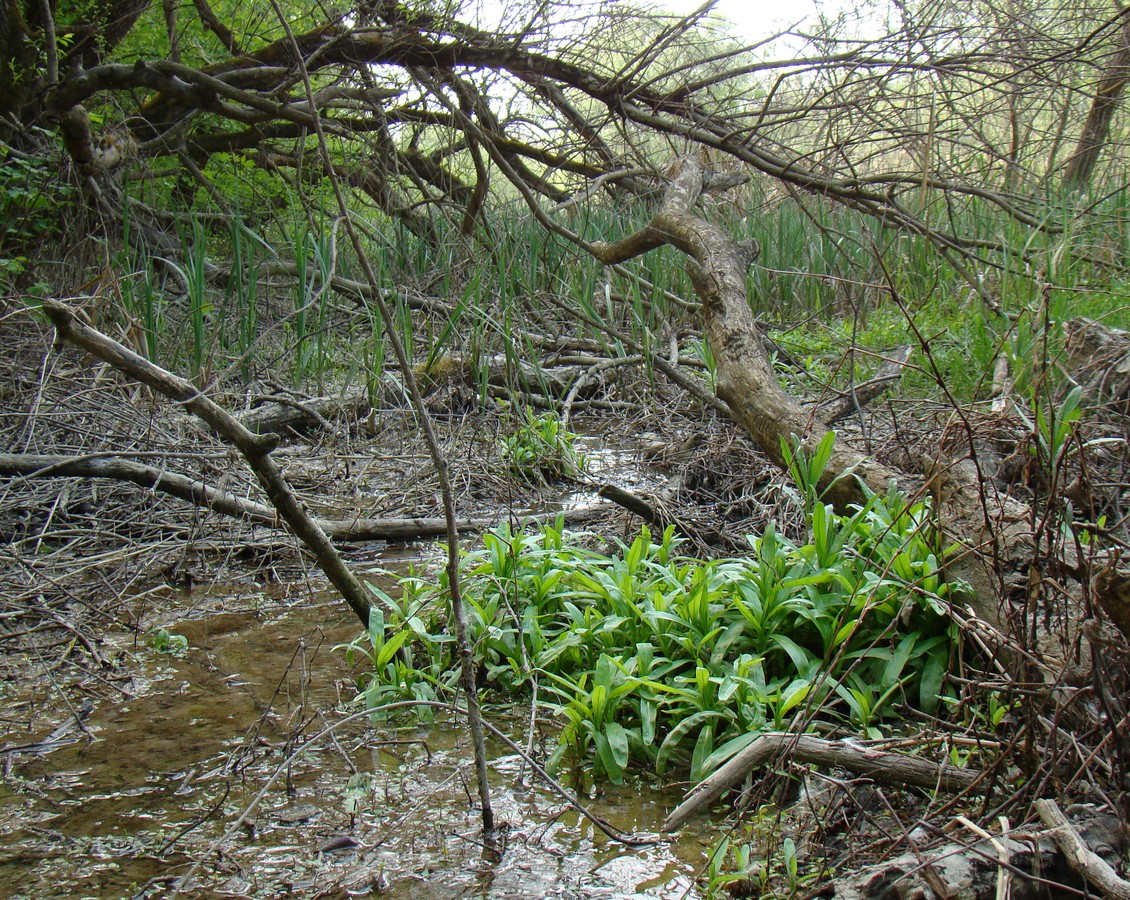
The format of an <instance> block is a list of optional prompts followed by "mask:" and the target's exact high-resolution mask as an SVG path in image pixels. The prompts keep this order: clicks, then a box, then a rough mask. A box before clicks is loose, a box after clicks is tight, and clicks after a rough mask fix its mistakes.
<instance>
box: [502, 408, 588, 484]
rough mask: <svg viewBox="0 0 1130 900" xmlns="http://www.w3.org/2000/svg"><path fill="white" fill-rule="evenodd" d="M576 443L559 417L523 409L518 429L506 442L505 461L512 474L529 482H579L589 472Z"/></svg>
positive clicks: (574, 437)
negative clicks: (551, 480)
mask: <svg viewBox="0 0 1130 900" xmlns="http://www.w3.org/2000/svg"><path fill="white" fill-rule="evenodd" d="M576 440H577V435H575V434H574V433H573V432H571V431H569V429H568V428H566V427H565V424H564V423H563V422H562V421H561V417H560V416H558V415H557V414H556V413H553V412H545V413H540V414H537V413H534V412H533V411H532V410H530V409H526V408H522V409H521V411H520V413H519V421H518V427H517V429H516V430H515V431H514V433H513V434H510V435H508V436H507V437H505V438H503V441H502V451H501V452H502V459H503V461H504V462H505V463H506V466H507V468H508V469H509V470H510V472H511V474H514V475H517V476H518V477H520V478H523V479H525V480H527V481H538V482H544V481H546V480H550V479H559V478H576V477H577V476H579V475H580V474H581V473H582V472H583V471H584V469H585V457H584V454H583V453H580V452H579V451H578V450H577V447H576Z"/></svg>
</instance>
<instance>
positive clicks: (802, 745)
mask: <svg viewBox="0 0 1130 900" xmlns="http://www.w3.org/2000/svg"><path fill="white" fill-rule="evenodd" d="M778 755H782V756H787V757H788V758H789V759H790V760H791V761H793V762H798V763H811V764H813V765H818V766H824V767H827V768H832V767H838V768H841V769H847V770H848V771H850V772H855V773H856V774H857V775H864V776H867V777H869V778H873V779H875V780H876V781H881V782H885V783H895V784H908V785H912V786H914V787H920V788H925V789H926V790H939V791H958V792H959V791H964V790H967V789H968V788H970V787H972V786H973V784H974V782H976V780H977V779H978V778H979V777H980V776H981V773H980V772H979V771H977V770H976V769H959V768H957V767H956V766H951V765H949V764H947V763H941V764H938V763H936V762H931V761H930V760H927V759H921V758H919V757H917V756H904V755H903V754H901V753H890V752H888V751H885V750H875V749H872V748H870V747H864V746H862V745H860V744H857V743H855V742H854V741H826V740H824V739H823V738H818V737H813V736H812V735H810V734H781V733H774V734H763V735H761V737H759V738H756V739H755V740H754V741H753V743H752V744H750V745H749V746H748V747H746V748H745V749H744V750H742V751H741V752H740V753H738V754H737V755H736V756H735V757H734V758H733V759H731V760H730V761H729V762H728V763H726V764H725V765H724V766H722V768H720V769H719V770H718V771H717V772H715V773H714V774H713V775H711V776H710V777H709V778H706V779H704V780H703V781H701V782H699V783H698V785H696V786H695V787H694V788H693V789H692V790H691V792H690V793H689V794H687V796H686V799H685V800H683V802H682V803H681V804H679V806H678V807H677V808H676V809H675V811H674V812H673V813H671V815H669V816H668V817H667V821H665V822H664V823H663V831H675V830H676V829H678V828H679V827H680V826H682V825H683V824H684V823H686V821H687V820H688V819H689V818H690V817H691V816H693V815H694V814H695V813H697V812H698V811H699V810H701V809H702V808H703V807H706V806H709V805H710V804H711V803H713V802H714V801H715V800H716V799H718V797H720V796H721V795H722V794H723V793H724V792H725V791H727V790H729V789H730V788H732V787H734V786H736V785H737V784H739V783H740V782H741V780H742V779H743V778H745V776H746V774H747V773H748V772H750V771H751V770H753V769H755V768H757V767H758V766H762V765H764V764H765V763H767V762H769V761H770V760H771V759H773V758H774V757H776V756H778Z"/></svg>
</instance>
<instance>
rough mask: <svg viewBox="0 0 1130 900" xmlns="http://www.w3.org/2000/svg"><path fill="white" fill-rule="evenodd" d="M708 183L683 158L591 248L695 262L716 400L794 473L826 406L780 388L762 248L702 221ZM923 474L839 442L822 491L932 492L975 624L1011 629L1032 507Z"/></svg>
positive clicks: (980, 484)
mask: <svg viewBox="0 0 1130 900" xmlns="http://www.w3.org/2000/svg"><path fill="white" fill-rule="evenodd" d="M705 183H706V182H705V175H704V172H703V169H702V165H701V164H700V163H699V162H698V161H697V160H693V159H688V158H684V159H682V160H681V161H680V163H679V166H678V169H677V171H676V174H675V176H674V178H673V180H672V181H671V183H670V186H669V187H668V189H667V192H666V194H665V195H664V198H663V202H662V204H661V205H660V208H659V211H658V212H657V213H656V215H655V217H654V218H653V219H652V220H651V222H650V223H648V225H646V226H645V227H644V228H642V229H641V230H640V231H637V232H636V233H635V234H631V235H629V236H627V237H625V238H623V239H621V240H619V241H616V242H615V243H605V242H601V241H597V242H594V243H591V244H588V245H587V246H588V248H589V250H590V251H591V252H592V253H593V255H595V256H596V257H597V259H599V260H600V262H602V263H604V264H605V265H614V264H619V263H623V262H625V261H627V260H629V259H632V258H634V257H636V256H641V255H643V254H645V253H647V252H649V251H651V250H654V249H656V248H658V247H660V246H662V245H664V244H670V245H672V246H674V247H676V248H677V249H679V250H681V251H683V252H684V253H685V254H686V255H687V256H688V257H689V261H688V264H687V266H688V270H689V272H690V275H691V280H692V282H693V284H694V287H695V291H696V293H697V294H698V297H699V299H700V300H701V302H702V314H703V321H704V330H705V333H706V336H707V339H708V340H709V342H710V348H711V352H712V353H713V354H714V360H715V364H716V367H717V385H718V387H717V392H718V397H719V398H720V399H721V400H723V401H724V402H725V405H726V408H727V409H728V411H729V414H730V415H731V417H732V418H733V419H734V420H735V421H736V422H737V423H738V424H739V425H740V426H741V427H742V428H743V429H744V430H745V431H746V432H747V433H748V434H749V435H750V436H751V437H752V438H753V440H754V441H755V443H756V444H757V445H758V446H759V447H760V449H761V450H762V452H764V453H765V454H766V456H768V457H769V459H770V460H771V461H772V462H773V463H774V464H776V465H777V466H778V467H780V468H782V469H787V461H786V459H785V455H784V451H783V449H782V448H783V446H784V445H785V444H787V443H791V442H792V441H793V439H794V436H795V438H797V439H799V440H800V442H801V448H802V450H803V451H804V452H807V453H812V452H813V451H814V450H815V448H816V446H817V445H818V444H819V443H820V441H821V439H822V438H823V437H824V436H825V435H826V434H827V433H828V430H829V429H828V427H827V426H826V425H825V424H824V422H823V421H821V419H820V417H819V410H818V409H816V408H805V407H804V406H803V405H802V404H801V403H800V402H799V401H798V400H797V399H796V398H794V397H793V396H791V395H790V394H789V393H787V392H786V391H785V390H784V389H783V388H782V387H781V385H780V383H779V382H778V380H777V377H776V375H775V374H774V372H773V366H772V361H771V360H770V357H769V354H768V353H767V352H766V349H765V344H764V342H763V340H762V338H761V334H760V331H759V328H758V325H757V322H756V321H755V319H754V316H753V313H752V311H751V309H750V305H749V300H748V297H747V293H746V278H745V273H746V269H747V268H748V267H749V266H750V265H751V264H752V263H753V260H754V259H755V258H756V256H757V255H758V253H759V251H760V247H759V246H758V244H757V242H756V241H752V240H751V241H747V242H745V243H738V242H737V241H735V240H734V239H733V238H732V237H731V236H730V235H729V234H728V233H727V232H726V231H725V230H723V229H722V228H720V227H719V226H717V225H714V224H713V223H711V222H708V221H705V220H704V219H701V218H699V217H698V215H697V214H696V213H695V204H696V203H697V201H698V199H699V197H700V195H701V194H702V193H703V191H704V189H705V187H704V185H705ZM920 468H921V471H919V472H908V471H904V470H900V469H896V468H893V467H891V466H887V465H883V464H882V463H880V462H878V461H876V460H875V459H873V458H872V457H870V456H868V455H866V454H864V453H860V452H858V451H857V450H854V449H852V448H850V447H847V446H845V445H844V444H843V443H842V442H839V441H837V442H836V445H835V447H834V449H833V452H832V456H831V459H830V460H829V463H828V465H827V467H826V468H825V471H824V474H823V476H822V477H821V480H820V483H819V488H820V490H822V491H823V496H824V498H825V499H826V500H828V501H829V502H832V503H834V504H835V505H836V506H837V507H840V508H845V507H847V506H849V505H851V504H862V503H863V502H864V499H865V498H864V491H863V488H862V487H861V485H866V486H867V487H868V488H869V489H870V490H872V491H874V492H876V493H884V492H886V490H887V489H888V487H889V485H890V484H891V483H892V482H893V483H895V484H897V485H898V487H899V488H900V489H901V490H902V491H903V493H905V494H907V495H908V496H911V495H914V494H917V493H920V492H923V491H928V492H930V493H931V494H932V495H933V497H934V499H935V508H936V510H937V513H938V519H939V523H940V525H941V528H942V529H943V531H944V533H945V538H946V540H947V542H957V543H958V544H959V545H960V546H961V547H962V548H963V552H960V553H958V554H956V555H955V556H954V557H952V558H951V559H950V561H949V563H948V566H947V572H948V574H949V575H950V576H951V577H953V578H958V579H961V580H963V581H965V582H967V583H969V584H970V586H971V587H972V596H971V597H970V598H969V603H970V606H971V608H972V610H973V612H974V614H975V615H976V616H977V618H979V619H981V620H982V621H984V622H987V623H989V624H990V625H992V626H993V627H994V628H996V629H998V630H1000V631H1003V632H1007V631H1008V630H1009V624H1010V623H1009V622H1008V610H1007V608H1006V605H1005V604H1006V600H1005V591H1004V581H1003V576H1004V574H1005V571H1004V570H1013V569H1015V570H1016V571H1020V572H1027V571H1028V567H1029V565H1030V564H1031V562H1032V559H1033V548H1034V540H1033V534H1032V529H1031V522H1032V516H1031V514H1030V510H1029V508H1028V507H1027V506H1025V505H1024V504H1022V503H1018V502H1017V501H1015V500H1013V499H1012V498H1010V497H1008V496H1006V495H1003V494H999V493H998V492H997V491H996V490H995V489H994V488H993V487H992V486H991V485H989V484H986V483H984V481H983V479H981V477H980V475H979V472H978V471H977V469H976V466H975V465H974V466H970V465H966V464H963V463H960V462H958V461H955V460H952V459H948V458H945V457H942V456H939V457H937V458H935V459H925V460H922V461H921V466H920ZM1047 643H1048V645H1049V646H1050V645H1051V643H1052V642H1051V641H1048V642H1047ZM1054 643H1057V644H1058V643H1060V641H1059V640H1058V639H1057V640H1056V641H1055V642H1054ZM1066 643H1067V644H1070V640H1069V641H1067V642H1066Z"/></svg>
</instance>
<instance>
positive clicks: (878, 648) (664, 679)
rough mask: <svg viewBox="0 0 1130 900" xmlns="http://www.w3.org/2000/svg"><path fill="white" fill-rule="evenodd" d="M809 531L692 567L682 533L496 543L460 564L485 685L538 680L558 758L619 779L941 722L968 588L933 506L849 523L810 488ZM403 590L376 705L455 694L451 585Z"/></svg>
mask: <svg viewBox="0 0 1130 900" xmlns="http://www.w3.org/2000/svg"><path fill="white" fill-rule="evenodd" d="M808 466H809V469H808V471H809V472H812V471H815V470H816V469H817V468H818V460H817V465H816V466H813V465H812V464H811V463H809V464H808ZM808 519H809V530H810V538H809V540H808V541H807V542H805V543H803V544H794V543H792V542H790V541H788V540H787V539H786V538H785V537H784V536H783V535H781V534H779V533H778V532H777V531H776V530H775V529H774V528H773V527H772V526H771V527H769V528H767V529H766V531H765V533H764V534H763V535H761V536H760V537H755V538H750V543H751V551H752V552H751V554H750V555H749V556H748V557H745V558H732V559H712V560H700V559H694V558H690V557H684V556H681V555H680V554H679V552H678V548H679V540H678V538H676V536H675V533H674V531H673V529H670V528H669V529H667V530H666V531H665V532H664V533H663V534H662V535H661V536H660V537H659V538H658V539H654V538H653V536H652V534H651V532H650V531H649V530H648V529H647V528H646V527H644V528H641V530H640V533H639V535H638V536H637V537H636V538H635V539H634V540H633V541H632V542H631V543H630V544H623V543H621V544H620V545H619V546H618V547H617V549H616V551H615V552H613V553H610V554H604V553H598V552H596V551H593V550H591V549H588V548H587V545H588V544H589V543H591V540H589V538H591V536H589V535H586V534H584V533H571V532H569V531H567V530H565V529H564V527H563V523H562V522H561V521H560V520H559V521H558V522H556V523H553V524H545V525H543V526H541V528H540V529H539V530H537V531H534V532H532V533H524V532H520V531H514V530H512V529H511V528H510V527H509V526H506V525H503V526H501V527H499V528H497V529H495V530H493V531H491V532H488V533H487V534H485V535H484V536H483V538H482V545H481V546H480V547H479V548H477V549H475V550H472V551H470V552H467V553H465V554H464V555H463V557H462V563H461V574H462V582H463V585H464V595H465V601H466V604H467V610H468V619H469V622H468V627H469V633H470V636H471V640H472V643H473V647H474V656H475V662H476V667H477V669H478V671H479V673H480V680H481V683H482V685H483V687H484V688H486V689H488V691H492V692H493V695H494V696H495V697H497V698H498V699H499V700H503V701H510V700H513V699H514V698H516V697H518V696H521V695H522V694H523V693H524V692H529V691H530V690H531V689H532V688H533V687H534V686H535V685H536V686H537V688H538V694H537V696H538V697H540V698H543V699H542V700H541V701H540V702H542V703H543V705H544V706H545V707H546V708H548V709H550V710H552V711H553V712H554V713H556V714H557V715H558V716H559V717H560V718H561V720H562V722H563V727H562V729H561V731H560V735H559V744H558V747H557V749H556V750H555V751H554V753H553V755H552V759H551V762H553V763H560V762H562V761H564V760H566V759H567V758H570V757H571V758H573V759H576V760H583V761H586V762H588V763H589V764H591V767H592V770H593V773H594V774H595V775H597V776H602V777H606V778H608V779H609V780H611V781H613V782H619V781H621V780H622V779H623V778H624V776H625V774H626V772H627V771H628V769H629V768H630V767H631V766H632V765H633V764H641V765H648V766H650V767H652V768H654V769H655V770H657V771H659V772H662V771H664V770H666V769H667V768H668V767H670V766H672V765H676V766H679V767H680V768H682V767H687V766H689V768H690V776H691V778H692V779H697V778H700V777H702V776H703V775H704V774H706V773H707V772H709V771H711V770H712V769H714V768H715V767H717V766H718V765H720V764H721V763H722V762H724V761H725V760H726V759H728V758H730V757H731V756H732V755H733V754H734V753H737V752H738V751H739V750H741V749H742V748H743V747H745V746H746V745H748V744H749V743H750V741H752V740H753V739H754V738H755V737H756V736H757V735H758V734H760V733H762V732H764V731H767V730H773V729H781V728H784V727H787V726H788V725H789V724H790V723H791V722H792V721H793V719H794V718H795V717H797V716H807V717H810V718H815V717H816V716H817V715H819V716H821V717H823V718H825V719H826V720H832V721H835V722H838V723H840V724H841V725H842V726H844V727H847V728H850V729H852V730H854V731H857V732H859V733H861V734H864V735H867V736H872V737H873V736H876V735H877V734H879V733H881V730H882V728H883V727H884V725H885V724H886V723H888V722H890V721H891V720H892V718H893V717H894V716H895V715H896V707H897V706H898V705H899V704H911V705H913V706H915V707H917V708H919V709H922V710H924V711H927V712H933V711H934V710H935V709H936V708H937V705H938V702H939V697H942V696H944V694H945V677H946V672H947V670H948V666H949V656H950V648H951V633H950V628H949V620H948V617H947V616H946V615H945V612H946V604H947V602H948V598H949V596H950V593H951V591H952V590H954V586H953V585H951V584H947V583H946V582H945V581H944V580H943V578H942V575H941V568H940V559H941V557H942V553H941V550H940V548H939V547H938V546H937V544H936V540H935V535H934V533H933V532H932V530H931V528H930V509H929V507H928V505H927V504H926V503H924V502H921V501H914V502H909V501H907V500H905V499H904V498H903V497H901V496H900V495H898V494H897V493H890V494H888V495H886V496H879V495H876V494H870V495H869V496H868V497H867V500H866V502H865V503H864V505H863V506H860V507H856V508H854V509H852V510H849V511H848V512H847V513H842V514H841V513H837V512H835V511H834V510H833V509H832V508H831V507H830V506H828V505H825V504H824V503H822V502H821V501H820V499H819V497H817V496H815V495H811V503H810V504H809V509H808ZM401 588H402V593H401V597H400V599H399V600H394V599H393V598H392V597H391V596H389V595H388V594H386V593H384V592H383V591H380V590H377V589H375V588H374V594H375V596H376V598H377V602H378V605H379V606H381V607H383V609H384V611H385V612H384V613H382V614H380V615H377V616H375V618H374V627H371V628H370V631H369V632H368V633H367V634H365V635H362V637H361V638H360V639H359V641H358V643H357V644H355V648H357V649H361V650H362V651H363V652H364V653H365V654H366V655H367V656H369V657H370V659H372V660H373V662H374V666H373V668H372V669H371V670H369V671H367V672H366V673H365V675H364V676H363V680H364V685H363V686H364V697H365V698H366V700H367V701H368V702H370V703H375V702H376V701H377V700H378V699H379V700H381V701H384V700H388V699H390V697H391V696H397V697H400V698H404V699H410V698H411V697H413V696H417V697H418V696H421V693H420V691H421V687H420V686H421V685H427V686H428V690H429V691H431V690H433V689H434V690H436V691H442V690H444V689H447V688H451V689H454V687H455V685H456V681H457V672H458V666H457V661H456V660H455V658H454V655H453V652H454V651H453V648H452V645H451V642H450V637H449V635H447V634H446V629H445V622H444V621H443V615H442V613H441V610H442V609H443V608H444V605H443V603H441V602H439V601H440V600H441V598H442V596H443V595H444V592H445V591H446V579H445V576H444V575H443V574H440V575H439V577H438V578H435V579H426V578H420V577H418V576H415V575H413V576H411V577H408V578H404V579H401ZM385 614H387V615H388V616H389V618H388V621H385V619H384V615H385ZM390 648H394V649H390ZM394 650H395V652H394Z"/></svg>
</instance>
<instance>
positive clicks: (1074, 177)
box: [1063, 7, 1130, 191]
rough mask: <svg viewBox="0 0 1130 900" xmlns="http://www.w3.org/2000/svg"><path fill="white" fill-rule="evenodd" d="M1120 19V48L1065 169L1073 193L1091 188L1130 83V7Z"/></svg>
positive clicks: (1123, 12) (1067, 184) (1068, 186)
mask: <svg viewBox="0 0 1130 900" xmlns="http://www.w3.org/2000/svg"><path fill="white" fill-rule="evenodd" d="M1119 19H1120V23H1119V31H1118V49H1117V50H1115V53H1114V56H1112V57H1111V59H1110V62H1109V63H1108V64H1107V67H1106V70H1105V71H1104V72H1103V76H1102V78H1101V79H1100V80H1099V84H1098V87H1097V88H1096V89H1095V96H1094V98H1092V100H1091V109H1090V111H1089V112H1088V113H1087V120H1086V122H1084V123H1083V131H1082V133H1081V134H1080V135H1079V142H1078V143H1077V144H1076V145H1075V152H1074V153H1072V154H1071V157H1070V159H1068V160H1067V164H1066V166H1064V170H1063V184H1064V187H1066V188H1068V189H1069V190H1074V191H1085V190H1087V188H1089V187H1090V186H1091V178H1092V176H1093V175H1094V173H1095V166H1096V165H1098V162H1099V156H1100V155H1101V154H1102V151H1103V148H1104V147H1105V146H1106V144H1107V140H1108V138H1109V137H1110V125H1111V122H1112V121H1113V120H1114V114H1115V113H1116V112H1117V111H1118V106H1119V101H1120V100H1121V99H1122V90H1123V88H1125V87H1126V82H1127V81H1130V7H1121V8H1120V10H1119Z"/></svg>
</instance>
